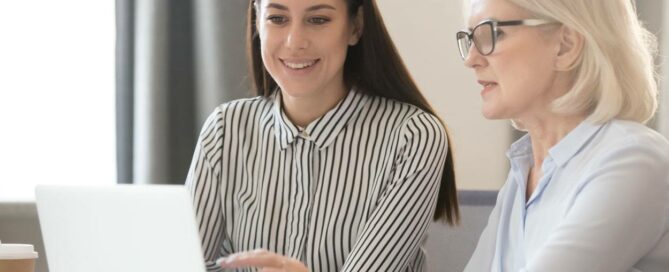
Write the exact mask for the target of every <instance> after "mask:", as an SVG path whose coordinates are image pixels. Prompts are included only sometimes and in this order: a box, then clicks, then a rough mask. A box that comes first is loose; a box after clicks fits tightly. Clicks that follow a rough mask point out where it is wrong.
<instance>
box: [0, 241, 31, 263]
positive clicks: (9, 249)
mask: <svg viewBox="0 0 669 272" xmlns="http://www.w3.org/2000/svg"><path fill="white" fill-rule="evenodd" d="M16 259H37V252H35V248H34V247H33V245H27V244H3V243H2V242H0V260H16Z"/></svg>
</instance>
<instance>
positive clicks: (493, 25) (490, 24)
mask: <svg viewBox="0 0 669 272" xmlns="http://www.w3.org/2000/svg"><path fill="white" fill-rule="evenodd" d="M550 23H554V22H552V21H548V20H542V19H525V20H514V21H495V20H485V21H483V22H481V23H479V24H478V25H476V26H475V27H474V29H473V30H471V31H469V30H462V31H458V33H457V34H456V38H457V40H458V49H459V50H460V57H462V59H463V60H464V59H465V58H467V55H468V54H469V49H470V48H471V46H472V42H474V46H476V50H478V51H479V53H481V55H484V56H487V55H490V54H492V52H493V51H495V44H496V43H497V27H500V26H519V25H524V26H540V25H545V24H550Z"/></svg>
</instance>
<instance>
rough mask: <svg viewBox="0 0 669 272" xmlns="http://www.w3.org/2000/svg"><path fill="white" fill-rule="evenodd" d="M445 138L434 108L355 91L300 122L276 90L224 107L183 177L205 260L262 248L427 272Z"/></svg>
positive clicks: (323, 263) (361, 266)
mask: <svg viewBox="0 0 669 272" xmlns="http://www.w3.org/2000/svg"><path fill="white" fill-rule="evenodd" d="M447 144H448V143H447V141H446V135H445V132H444V128H443V127H442V125H441V123H440V122H439V121H438V119H437V118H436V117H434V116H432V115H430V114H428V113H426V112H424V111H422V110H420V109H419V108H417V107H414V106H412V105H409V104H406V103H400V102H397V101H394V100H391V99H387V98H382V97H374V96H369V95H365V94H362V93H360V92H356V91H350V92H349V93H348V94H347V96H346V97H345V98H344V99H343V100H342V101H340V102H339V104H338V105H337V106H336V107H335V108H333V109H332V110H330V111H329V112H328V113H326V114H325V115H324V116H322V117H321V118H319V119H318V120H316V121H314V122H312V123H311V124H310V125H309V126H308V127H306V128H304V129H303V130H301V129H299V128H298V127H296V126H295V125H293V124H292V123H291V122H290V121H289V120H288V118H287V117H286V115H285V114H284V112H283V111H282V109H281V94H280V92H278V91H277V92H275V94H274V95H272V96H271V97H256V98H251V99H243V100H237V101H233V102H230V103H226V104H223V105H221V106H219V107H218V108H216V110H215V111H214V113H213V114H211V115H210V117H209V118H208V119H207V121H206V122H205V124H204V128H203V130H202V133H201V135H200V139H199V140H198V144H197V147H196V150H195V155H194V158H193V161H192V164H191V168H190V171H189V174H188V177H187V181H186V185H187V187H188V188H189V189H190V190H191V192H192V196H193V199H194V205H195V209H196V214H197V220H198V222H199V231H200V235H201V237H202V246H203V251H204V255H205V260H206V262H207V267H208V269H209V270H210V271H217V268H216V265H215V264H214V261H215V260H216V259H217V258H219V257H222V256H226V255H228V254H231V253H234V252H240V251H247V250H254V249H257V248H264V249H267V250H269V251H273V252H276V253H279V254H282V255H286V256H290V257H293V258H296V259H299V260H301V261H302V262H303V263H304V264H306V265H307V267H309V270H310V271H424V270H425V252H424V250H423V249H422V244H423V242H424V238H425V234H426V230H427V228H428V226H429V223H430V220H431V218H432V215H433V213H434V209H435V206H436V202H437V193H438V191H439V184H440V179H441V175H442V171H443V167H444V162H445V159H446V155H447V154H446V152H447V151H446V150H447Z"/></svg>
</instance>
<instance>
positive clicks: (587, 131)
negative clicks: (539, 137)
mask: <svg viewBox="0 0 669 272" xmlns="http://www.w3.org/2000/svg"><path fill="white" fill-rule="evenodd" d="M603 126H604V124H594V123H591V122H589V121H587V120H586V121H583V122H581V123H580V124H579V125H578V126H576V128H574V129H572V131H570V132H569V133H567V135H566V136H565V137H564V138H562V140H560V141H559V142H558V143H557V144H556V145H555V146H553V147H551V149H549V150H548V154H549V156H550V157H551V158H552V159H553V160H554V161H555V163H556V164H557V166H562V165H564V164H565V163H567V162H568V161H569V160H570V159H571V158H572V157H574V156H575V155H576V154H577V153H578V151H580V150H581V149H583V147H584V146H585V145H586V144H587V143H588V142H589V141H590V139H592V137H593V136H594V135H595V134H596V133H597V131H599V129H601V128H602V127H603ZM506 155H507V157H508V158H509V159H510V160H514V159H518V158H520V157H524V156H530V157H531V156H532V142H531V140H530V135H529V134H525V135H524V136H523V137H521V138H520V139H519V140H518V141H516V142H514V143H513V144H512V145H511V147H510V148H509V150H508V151H507V153H506Z"/></svg>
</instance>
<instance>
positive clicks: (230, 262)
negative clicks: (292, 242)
mask: <svg viewBox="0 0 669 272" xmlns="http://www.w3.org/2000/svg"><path fill="white" fill-rule="evenodd" d="M216 263H217V264H218V265H220V266H221V267H222V268H242V267H255V268H258V269H259V270H260V271H262V272H308V271H309V269H307V267H306V266H305V265H304V264H302V263H301V262H300V261H298V260H296V259H293V258H290V257H286V256H283V255H279V254H276V253H274V252H269V251H267V250H264V249H256V250H254V251H246V252H240V253H236V254H232V255H229V256H227V257H223V258H220V259H218V260H216Z"/></svg>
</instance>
